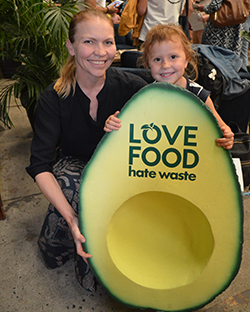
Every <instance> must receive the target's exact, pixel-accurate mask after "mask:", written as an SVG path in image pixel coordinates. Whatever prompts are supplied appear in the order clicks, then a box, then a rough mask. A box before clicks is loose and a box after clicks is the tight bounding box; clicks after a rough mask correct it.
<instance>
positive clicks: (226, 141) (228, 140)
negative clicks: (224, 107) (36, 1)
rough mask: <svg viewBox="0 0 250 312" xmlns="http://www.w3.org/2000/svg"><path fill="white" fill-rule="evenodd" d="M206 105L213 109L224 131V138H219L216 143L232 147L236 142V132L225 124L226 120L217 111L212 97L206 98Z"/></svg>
mask: <svg viewBox="0 0 250 312" xmlns="http://www.w3.org/2000/svg"><path fill="white" fill-rule="evenodd" d="M206 105H207V106H208V107H209V108H210V109H211V111H212V113H213V114H214V116H215V118H216V119H217V121H218V124H219V126H220V127H221V130H222V132H223V138H220V139H217V140H216V143H217V145H218V146H222V147H224V148H225V149H231V148H232V147H233V142H234V134H233V132H232V130H231V129H230V127H229V126H228V125H226V124H225V122H224V121H223V120H222V119H221V117H220V115H219V114H218V113H217V111H216V109H215V107H214V104H213V102H212V100H211V98H210V97H208V98H207V100H206Z"/></svg>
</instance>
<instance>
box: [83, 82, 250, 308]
mask: <svg viewBox="0 0 250 312" xmlns="http://www.w3.org/2000/svg"><path fill="white" fill-rule="evenodd" d="M189 111H192V112H193V111H194V112H196V111H197V113H195V114H196V115H194V113H193V114H191V113H190V117H189ZM119 118H120V119H121V124H122V127H121V129H120V130H118V131H113V132H111V133H106V134H105V135H104V137H103V139H102V140H101V141H100V143H99V145H98V146H97V148H96V151H95V153H94V155H93V156H92V159H91V160H90V162H89V163H88V164H87V165H86V167H85V169H84V171H83V174H82V178H81V184H80V189H79V203H80V206H79V226H80V230H81V232H82V233H83V235H84V236H85V238H86V243H85V244H84V249H85V250H86V252H89V253H91V254H92V258H90V259H89V265H90V268H91V270H92V272H93V273H94V274H95V276H96V278H97V279H98V281H99V282H100V283H101V284H102V285H103V286H104V288H105V289H106V290H107V292H108V293H109V294H110V295H111V296H112V297H113V298H114V299H115V300H116V301H118V302H120V303H121V304H123V305H126V306H128V307H132V308H141V309H148V308H150V309H154V310H161V311H166V312H167V311H168V312H173V311H175V312H178V311H179V312H181V311H182V312H184V311H185V312H191V311H195V310H198V309H200V308H202V307H204V306H205V305H207V304H208V303H210V302H211V301H213V300H214V298H215V297H217V296H218V295H220V294H221V293H222V292H223V291H224V290H225V289H227V288H228V286H229V285H230V284H231V282H232V281H233V280H234V278H235V277H236V275H237V273H238V271H239V269H240V265H241V258H242V247H243V216H244V213H243V198H242V194H241V190H240V186H239V183H238V178H237V174H236V170H235V167H234V164H233V161H232V158H231V154H230V152H229V151H227V150H224V149H223V148H219V147H217V146H216V144H215V143H214V142H215V139H216V138H218V137H222V131H221V129H220V127H219V126H218V123H217V120H216V119H215V117H214V116H213V114H212V112H211V110H210V109H209V108H208V107H207V106H206V105H205V104H204V103H203V102H202V101H201V100H200V99H199V98H198V97H196V96H195V95H194V94H193V93H191V92H189V91H187V90H185V89H183V88H181V87H178V86H175V85H171V84H168V83H153V84H151V85H148V86H146V87H144V88H143V89H141V90H140V91H139V92H138V93H137V94H135V95H134V96H133V97H132V98H131V100H130V101H129V102H128V103H127V104H126V105H125V106H124V108H123V109H122V111H121V112H120V114H119ZM165 120H166V121H165ZM131 125H133V129H135V130H134V132H133V133H132V134H131V129H132V126H131ZM137 125H138V126H137ZM145 125H149V126H148V127H151V128H152V129H154V127H155V129H156V128H159V129H160V130H159V131H161V137H160V133H158V135H159V137H160V138H161V139H159V142H157V143H152V144H149V145H148V146H147V145H145V146H144V145H143V144H142V142H143V143H144V139H143V138H144V137H145V138H148V141H150V140H151V139H149V135H151V133H152V134H153V132H150V131H151V129H149V130H148V129H147V126H145ZM164 125H166V127H165V128H164V127H163V126H164ZM171 125H174V126H171ZM175 125H176V127H175ZM177 126H180V127H182V128H179V129H181V130H180V132H179V134H178V131H176V132H175V133H176V138H175V137H174V134H173V133H174V131H175V130H176V129H178V127H177ZM185 126H186V128H188V127H189V128H188V129H191V130H190V131H189V130H187V131H189V132H188V134H186V136H187V138H188V139H187V140H186V141H187V144H190V146H187V147H186V146H185V148H186V149H188V150H191V149H193V150H195V152H196V153H197V154H198V155H199V162H198V165H197V166H196V167H194V168H191V169H186V171H185V172H188V174H189V175H190V174H193V176H195V177H196V180H194V179H193V180H191V181H188V179H187V180H186V181H184V180H180V181H177V179H174V178H173V179H170V178H168V179H165V180H164V179H160V178H158V172H159V171H161V172H162V170H163V169H162V167H160V165H161V161H159V164H158V163H157V165H155V166H153V165H152V166H148V167H146V165H145V163H143V162H142V161H141V159H140V158H142V157H141V155H142V154H143V151H144V150H145V149H146V148H151V149H152V150H153V151H154V148H155V149H158V150H160V148H161V145H160V144H161V142H160V141H161V140H163V139H165V137H167V135H168V132H167V130H169V129H171V131H172V132H171V131H170V130H169V133H170V134H169V137H168V141H167V143H168V144H169V145H170V143H173V144H172V145H171V146H170V147H169V148H172V150H177V151H181V152H180V154H181V155H182V151H183V146H182V145H183V142H185V137H184V139H182V140H181V138H182V137H181V135H182V133H184V131H186V130H185V129H186V128H185ZM171 127H172V128H171ZM195 127H196V128H197V129H198V130H197V131H196V132H195V131H194V130H193V129H196V128H195ZM203 128H204V129H203ZM140 129H141V130H140ZM164 129H167V130H165V132H164ZM172 129H174V130H172ZM139 130H140V131H141V132H139ZM129 131H130V132H129ZM143 131H148V132H147V134H146V132H145V133H144V137H143ZM159 131H158V132H159ZM187 131H186V132H187ZM155 133H156V131H155ZM194 133H195V135H196V133H197V137H196V138H197V142H196V141H195V140H196V138H195V135H194ZM200 133H201V134H200ZM165 134H167V135H165ZM199 134H200V137H201V138H202V140H200V141H198V136H199ZM147 135H148V137H146V136H147ZM164 135H165V136H164ZM183 135H184V134H183ZM171 139H172V141H171ZM133 140H134V141H135V142H133ZM166 140H167V139H166ZM131 141H132V142H131ZM139 141H140V142H139ZM155 141H157V140H156V139H155ZM179 141H180V142H182V143H180V144H182V145H178V144H177V142H179ZM138 142H139V143H138ZM150 142H151V141H150ZM152 142H153V139H152ZM157 144H159V145H157ZM195 144H196V145H195ZM131 146H132V148H131ZM162 146H163V148H162V149H163V150H164V149H165V150H166V148H167V147H168V146H167V145H164V144H163V145H162ZM203 146H204V147H203ZM129 148H131V149H132V150H133V152H132V153H131V154H132V156H134V158H132V160H133V164H132V165H130V164H129V161H130V160H131V159H130V158H131V157H130V158H129V155H130V154H129V152H128V151H129ZM139 148H141V149H139ZM196 148H197V149H196ZM199 148H200V150H199ZM176 153H177V152H176ZM162 155H163V153H161V157H162V159H163V156H162ZM178 155H179V154H178ZM137 156H138V157H137ZM139 160H140V161H141V162H140V163H139ZM150 161H151V160H150ZM137 163H139V165H138V167H136V164H137ZM149 163H150V162H149ZM152 163H153V161H152ZM129 165H130V168H132V169H131V170H134V171H132V172H133V174H134V175H135V176H128V168H129ZM144 165H145V166H144ZM143 166H144V167H143ZM145 168H146V169H147V170H148V171H146V169H145ZM175 170H176V172H178V174H179V175H180V172H182V171H183V172H184V169H182V171H178V170H179V168H178V167H177V166H176V168H170V169H168V171H167V170H165V171H166V173H168V172H174V173H175ZM210 171H211V172H212V173H213V174H211V176H210ZM145 172H155V173H156V174H155V176H156V177H155V178H150V177H148V176H147V177H145ZM136 174H138V175H139V174H140V175H143V174H144V176H143V177H142V176H140V177H139V176H136ZM169 176H170V175H169ZM172 176H173V177H176V176H177V175H174V174H172ZM186 176H187V175H186ZM152 177H153V174H152ZM188 183H189V184H190V185H191V186H190V189H189V186H188V185H189V184H188ZM149 191H152V192H154V191H157V192H158V191H160V192H167V193H170V194H175V195H177V196H181V197H183V198H184V199H185V200H187V201H190V202H192V203H193V204H194V205H195V206H196V207H198V208H199V209H201V210H202V213H204V215H205V216H206V218H207V220H208V222H209V223H211V229H212V230H211V231H212V234H213V236H214V244H215V247H214V251H213V253H212V256H211V259H210V260H209V261H208V266H207V268H206V269H205V270H204V278H203V273H202V276H201V278H197V280H194V281H193V282H192V283H190V284H189V285H185V286H182V287H176V288H175V289H170V290H169V289H163V290H156V289H148V288H147V287H143V286H141V285H138V284H136V283H133V281H132V280H129V279H128V278H127V277H126V276H123V273H122V272H121V271H120V270H119V268H117V266H116V264H114V263H113V260H112V259H111V256H110V251H109V247H108V246H107V236H108V231H109V226H110V222H111V220H112V218H113V216H114V214H115V212H116V211H117V210H118V209H119V207H121V205H122V204H123V203H124V202H125V201H126V200H129V199H130V197H133V196H136V195H137V194H141V193H143V192H149ZM200 194H201V195H200ZM199 196H200V197H201V203H200V202H199V201H198V199H197V198H198V197H199ZM213 197H214V199H213ZM152 209H154V207H152ZM213 215H214V217H213ZM231 220H232V227H231V228H232V231H230V232H229V229H230V222H231ZM220 227H221V229H220ZM227 231H228V235H231V237H232V238H231V241H232V242H234V244H233V246H234V247H232V248H233V250H232V249H231V247H230V246H229V244H228V246H227V243H226V241H224V239H223V237H226V236H227ZM222 232H223V235H222ZM231 232H233V234H232V233H231ZM152 236H153V234H152ZM121 243H122V242H121ZM217 243H218V244H219V245H220V244H221V245H222V246H223V250H225V252H224V253H223V252H222V251H221V252H219V251H218V250H217V247H216V246H217ZM228 250H229V255H230V256H229V257H230V261H228V259H225V258H227V257H225V255H227V252H228ZM217 252H218V255H217ZM180 257H182V255H180ZM218 257H220V258H219V259H218V260H216V258H218ZM225 263H226V264H225ZM154 265H157V258H156V259H154ZM227 265H228V268H226V269H224V268H225V266H227ZM220 266H221V271H223V272H224V271H225V273H221V275H220V270H218V269H215V271H213V267H219V268H220ZM206 270H209V271H208V272H210V273H205V271H206ZM214 272H216V276H217V279H218V283H215V284H214V286H213V289H210V288H209V287H208V288H209V289H208V288H207V285H211V284H212V282H211V279H212V278H213V276H215V275H213V274H215V273H214ZM218 272H219V274H217V273H218ZM196 283H197V286H196ZM198 283H199V284H198ZM126 285H127V286H126ZM123 287H124V288H123ZM126 287H127V288H126ZM193 287H194V288H193ZM124 289H125V290H124ZM185 289H186V290H187V291H185ZM197 289H199V291H200V292H201V296H200V295H199V296H197V295H195V291H197ZM194 290H195V291H194ZM144 292H145V295H144ZM142 293H143V294H142ZM185 293H187V294H188V295H186V296H187V298H184V296H185ZM141 294H142V295H141ZM183 294H184V295H183ZM143 296H144V297H143ZM175 296H176V297H178V298H183V300H181V301H183V303H182V302H177V301H175V300H174V299H173V301H171V300H172V298H174V297H175ZM150 297H151V298H152V297H153V298H155V300H153V301H152V300H151V299H150ZM198 297H200V298H198ZM138 298H140V299H138ZM141 298H142V299H141ZM179 301H180V300H179ZM185 302H187V303H185Z"/></svg>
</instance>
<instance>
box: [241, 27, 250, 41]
mask: <svg viewBox="0 0 250 312" xmlns="http://www.w3.org/2000/svg"><path fill="white" fill-rule="evenodd" d="M240 35H241V36H242V37H243V38H245V39H246V40H247V41H248V42H250V31H246V30H242V31H241V33H240Z"/></svg>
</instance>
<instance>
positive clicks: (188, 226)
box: [107, 192, 214, 289]
mask: <svg viewBox="0 0 250 312" xmlns="http://www.w3.org/2000/svg"><path fill="white" fill-rule="evenodd" d="M107 244H108V250H109V253H110V256H111V258H112V261H113V262H114V264H115V265H116V267H117V268H118V270H120V271H121V272H122V273H123V274H124V275H125V276H127V277H128V278H129V279H131V280H132V281H133V282H135V283H137V284H139V285H142V286H144V287H149V288H154V289H169V288H174V287H179V286H183V285H186V284H189V283H190V282H192V281H193V280H195V279H196V278H197V277H199V276H200V274H201V273H202V271H203V270H204V268H205V267H206V265H207V262H208V261H209V259H210V257H211V254H212V252H213V246H214V240H213V235H212V231H211V227H210V225H209V223H208V221H207V219H206V217H205V216H204V214H203V213H202V212H201V211H200V210H199V209H198V208H197V207H195V206H194V205H192V204H191V203H190V202H187V201H186V200H185V199H183V198H181V197H179V196H176V195H172V194H168V193H163V192H147V193H141V194H138V195H136V196H134V197H132V198H130V199H129V200H127V201H126V202H125V203H124V204H123V205H122V206H121V207H120V208H119V209H118V210H117V211H116V212H115V214H114V215H113V217H112V219H111V221H110V223H109V228H108V233H107ZM124 251H126V252H124ZM135 251H136V252H135ZM179 255H181V257H180V256H179ZM154 263H155V265H154Z"/></svg>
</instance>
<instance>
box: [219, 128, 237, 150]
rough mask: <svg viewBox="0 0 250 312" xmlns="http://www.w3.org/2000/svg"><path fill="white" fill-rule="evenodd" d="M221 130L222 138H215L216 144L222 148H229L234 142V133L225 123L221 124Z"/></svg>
mask: <svg viewBox="0 0 250 312" xmlns="http://www.w3.org/2000/svg"><path fill="white" fill-rule="evenodd" d="M221 130H222V132H223V138H221V139H217V140H216V143H217V145H218V146H222V147H223V148H225V149H228V150H230V149H231V148H232V147H233V144H234V134H233V132H232V131H231V129H230V127H228V126H226V125H225V126H222V127H221Z"/></svg>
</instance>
